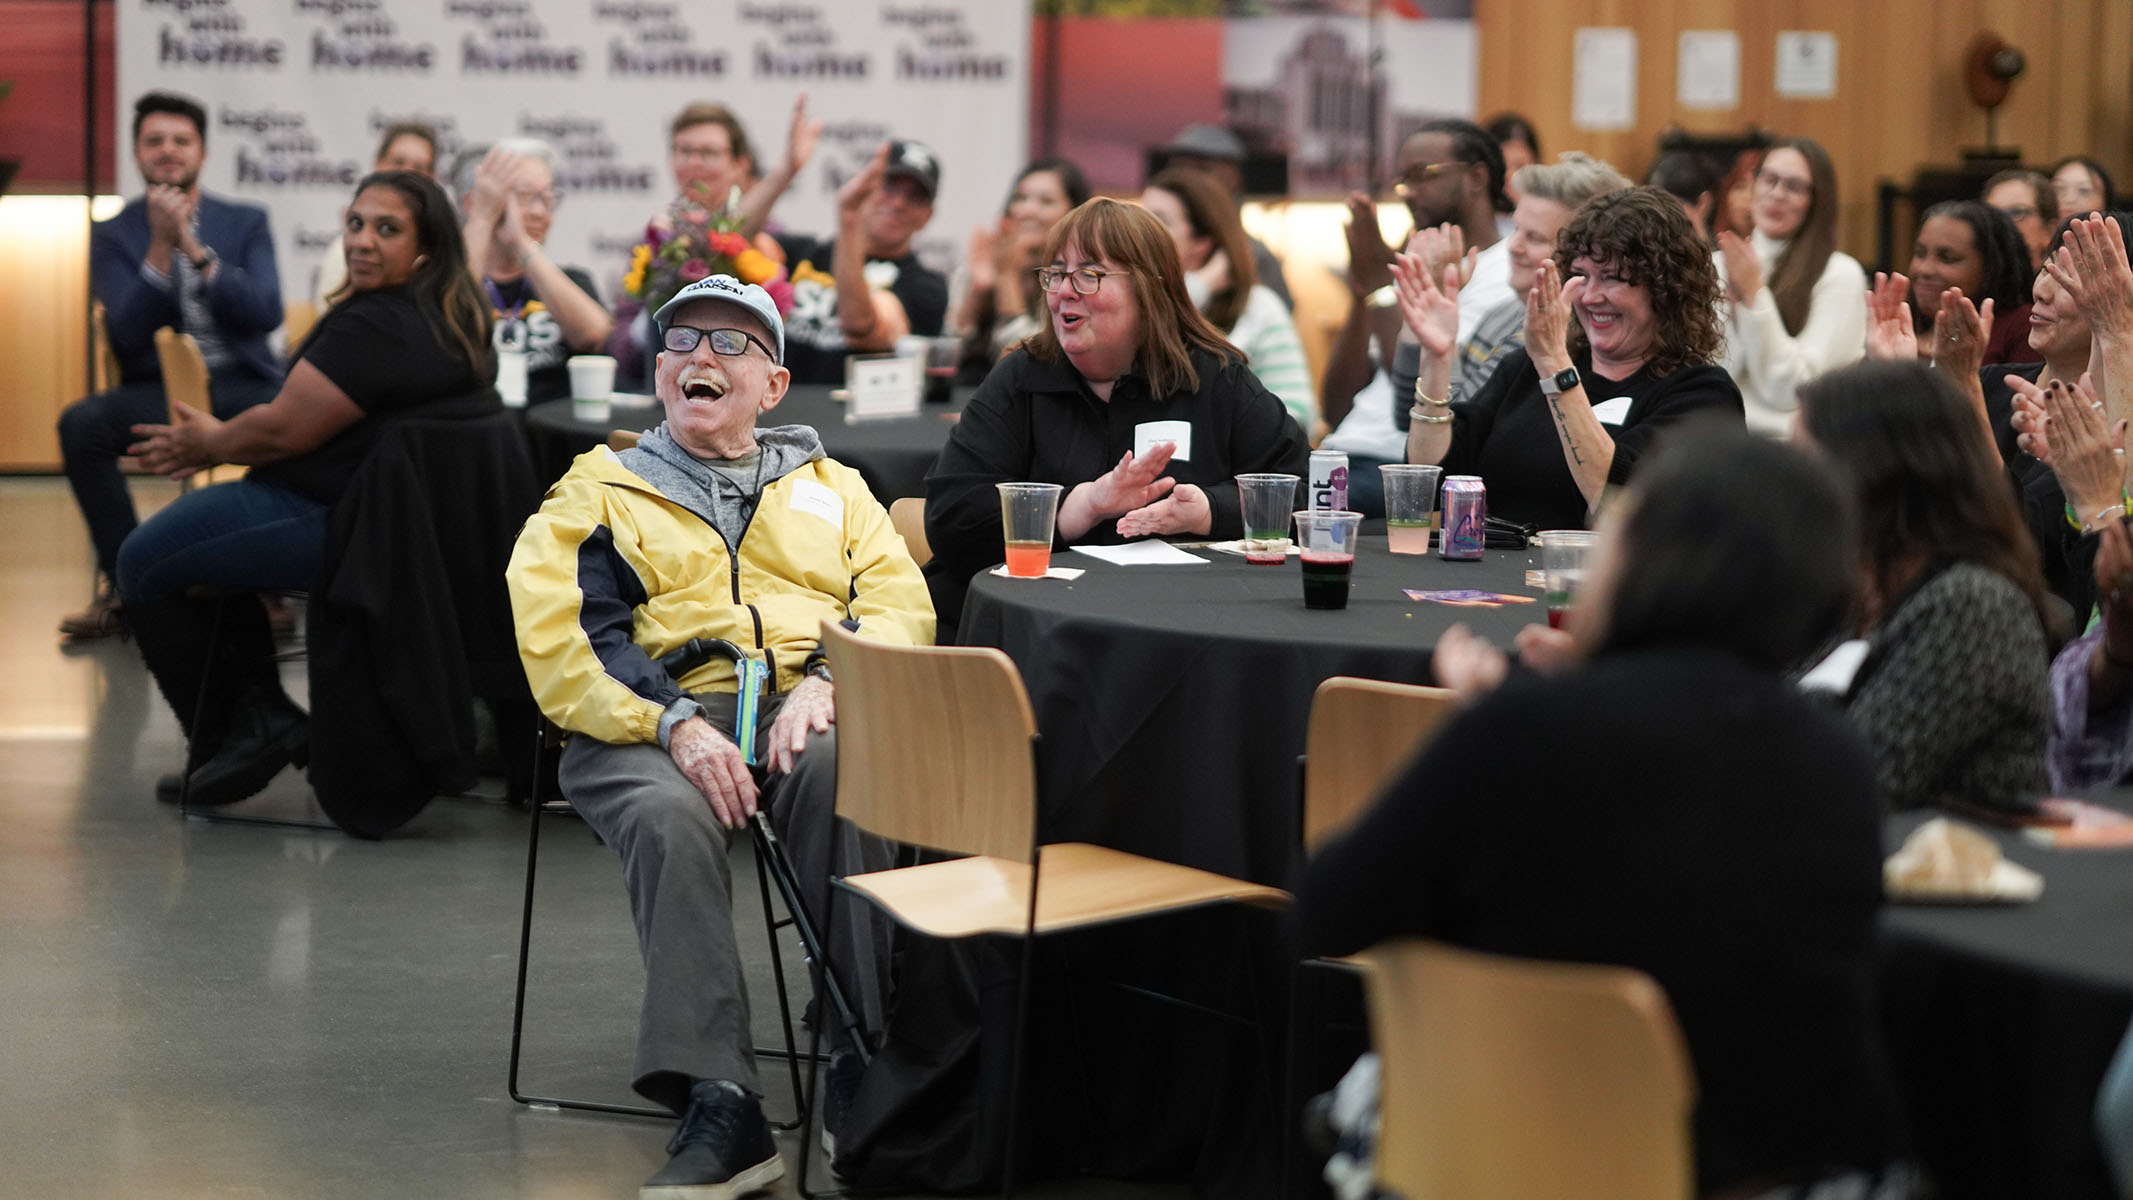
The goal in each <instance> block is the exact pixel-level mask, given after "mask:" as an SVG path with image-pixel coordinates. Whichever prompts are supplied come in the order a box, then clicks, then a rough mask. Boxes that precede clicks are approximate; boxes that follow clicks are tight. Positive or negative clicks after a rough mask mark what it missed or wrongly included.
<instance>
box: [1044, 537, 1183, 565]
mask: <svg viewBox="0 0 2133 1200" xmlns="http://www.w3.org/2000/svg"><path fill="white" fill-rule="evenodd" d="M1074 553H1076V554H1086V555H1088V556H1089V557H1090V558H1094V559H1101V560H1102V561H1104V562H1107V563H1111V564H1114V565H1116V566H1121V567H1182V566H1191V565H1193V564H1194V563H1199V564H1202V565H1204V564H1205V563H1206V562H1207V560H1206V559H1204V558H1201V557H1200V556H1199V555H1197V554H1187V553H1185V552H1184V551H1183V550H1180V549H1178V548H1177V547H1176V546H1173V545H1171V544H1170V543H1169V542H1166V541H1164V540H1163V539H1161V538H1142V539H1141V540H1140V541H1137V542H1127V543H1126V544H1125V545H1123V546H1076V547H1074Z"/></svg>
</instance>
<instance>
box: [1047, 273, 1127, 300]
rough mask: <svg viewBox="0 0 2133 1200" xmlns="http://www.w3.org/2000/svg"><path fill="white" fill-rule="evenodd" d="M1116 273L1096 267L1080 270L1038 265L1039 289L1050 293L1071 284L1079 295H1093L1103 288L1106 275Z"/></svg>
mask: <svg viewBox="0 0 2133 1200" xmlns="http://www.w3.org/2000/svg"><path fill="white" fill-rule="evenodd" d="M1116 274H1118V272H1116V271H1099V270H1097V269H1096V268H1095V267H1083V268H1082V269H1080V270H1079V271H1062V270H1060V269H1059V268H1058V267H1038V268H1037V290H1038V291H1040V292H1043V293H1045V294H1046V295H1050V294H1052V293H1053V292H1056V291H1058V290H1059V289H1060V288H1062V287H1068V286H1071V287H1072V288H1073V289H1074V294H1075V295H1077V296H1093V295H1095V294H1096V293H1097V292H1098V291H1099V290H1101V289H1102V288H1103V285H1104V279H1105V278H1106V277H1108V276H1111V275H1116Z"/></svg>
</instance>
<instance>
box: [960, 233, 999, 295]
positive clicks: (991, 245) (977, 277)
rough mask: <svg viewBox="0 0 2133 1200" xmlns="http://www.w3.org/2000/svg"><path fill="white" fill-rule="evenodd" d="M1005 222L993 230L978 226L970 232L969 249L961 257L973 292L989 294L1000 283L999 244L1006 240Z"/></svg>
mask: <svg viewBox="0 0 2133 1200" xmlns="http://www.w3.org/2000/svg"><path fill="white" fill-rule="evenodd" d="M1006 224H1007V222H1006V221H1004V220H1003V221H1001V223H1000V226H999V227H998V228H995V227H994V226H991V225H980V226H978V227H977V228H976V229H973V230H971V231H970V249H969V250H968V251H967V252H966V253H965V254H964V255H963V264H964V267H965V268H966V269H967V270H969V272H970V287H971V290H973V291H978V292H989V291H991V290H992V289H993V287H994V286H995V285H997V284H998V283H999V282H1000V264H999V261H998V253H999V252H998V247H999V244H1000V243H1001V242H1003V241H1005V240H1006V239H1007V229H1006Z"/></svg>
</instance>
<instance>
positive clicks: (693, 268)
mask: <svg viewBox="0 0 2133 1200" xmlns="http://www.w3.org/2000/svg"><path fill="white" fill-rule="evenodd" d="M710 273H711V266H710V264H709V263H706V262H705V261H704V260H703V259H700V258H692V259H690V260H689V261H687V262H685V263H683V264H681V277H682V279H683V281H684V282H687V283H695V282H696V281H697V280H699V279H702V278H703V277H704V276H706V275H709V274H710Z"/></svg>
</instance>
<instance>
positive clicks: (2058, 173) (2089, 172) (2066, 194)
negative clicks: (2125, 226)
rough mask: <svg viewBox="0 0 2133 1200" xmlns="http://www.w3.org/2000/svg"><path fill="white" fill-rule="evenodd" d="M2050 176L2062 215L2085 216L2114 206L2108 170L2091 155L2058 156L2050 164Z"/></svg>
mask: <svg viewBox="0 0 2133 1200" xmlns="http://www.w3.org/2000/svg"><path fill="white" fill-rule="evenodd" d="M2051 177H2052V190H2053V191H2054V192H2055V193H2057V198H2058V201H2059V215H2060V216H2062V217H2085V216H2088V215H2089V214H2090V213H2095V212H2103V211H2105V210H2107V209H2111V208H2116V207H2117V206H2118V190H2117V188H2115V187H2113V186H2112V184H2111V174H2110V172H2108V171H2106V170H2104V169H2103V164H2102V163H2100V162H2097V161H2096V160H2095V159H2093V158H2082V157H2080V156H2078V155H2077V156H2075V157H2073V158H2062V159H2060V160H2059V161H2058V162H2056V163H2053V164H2052V169H2051Z"/></svg>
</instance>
